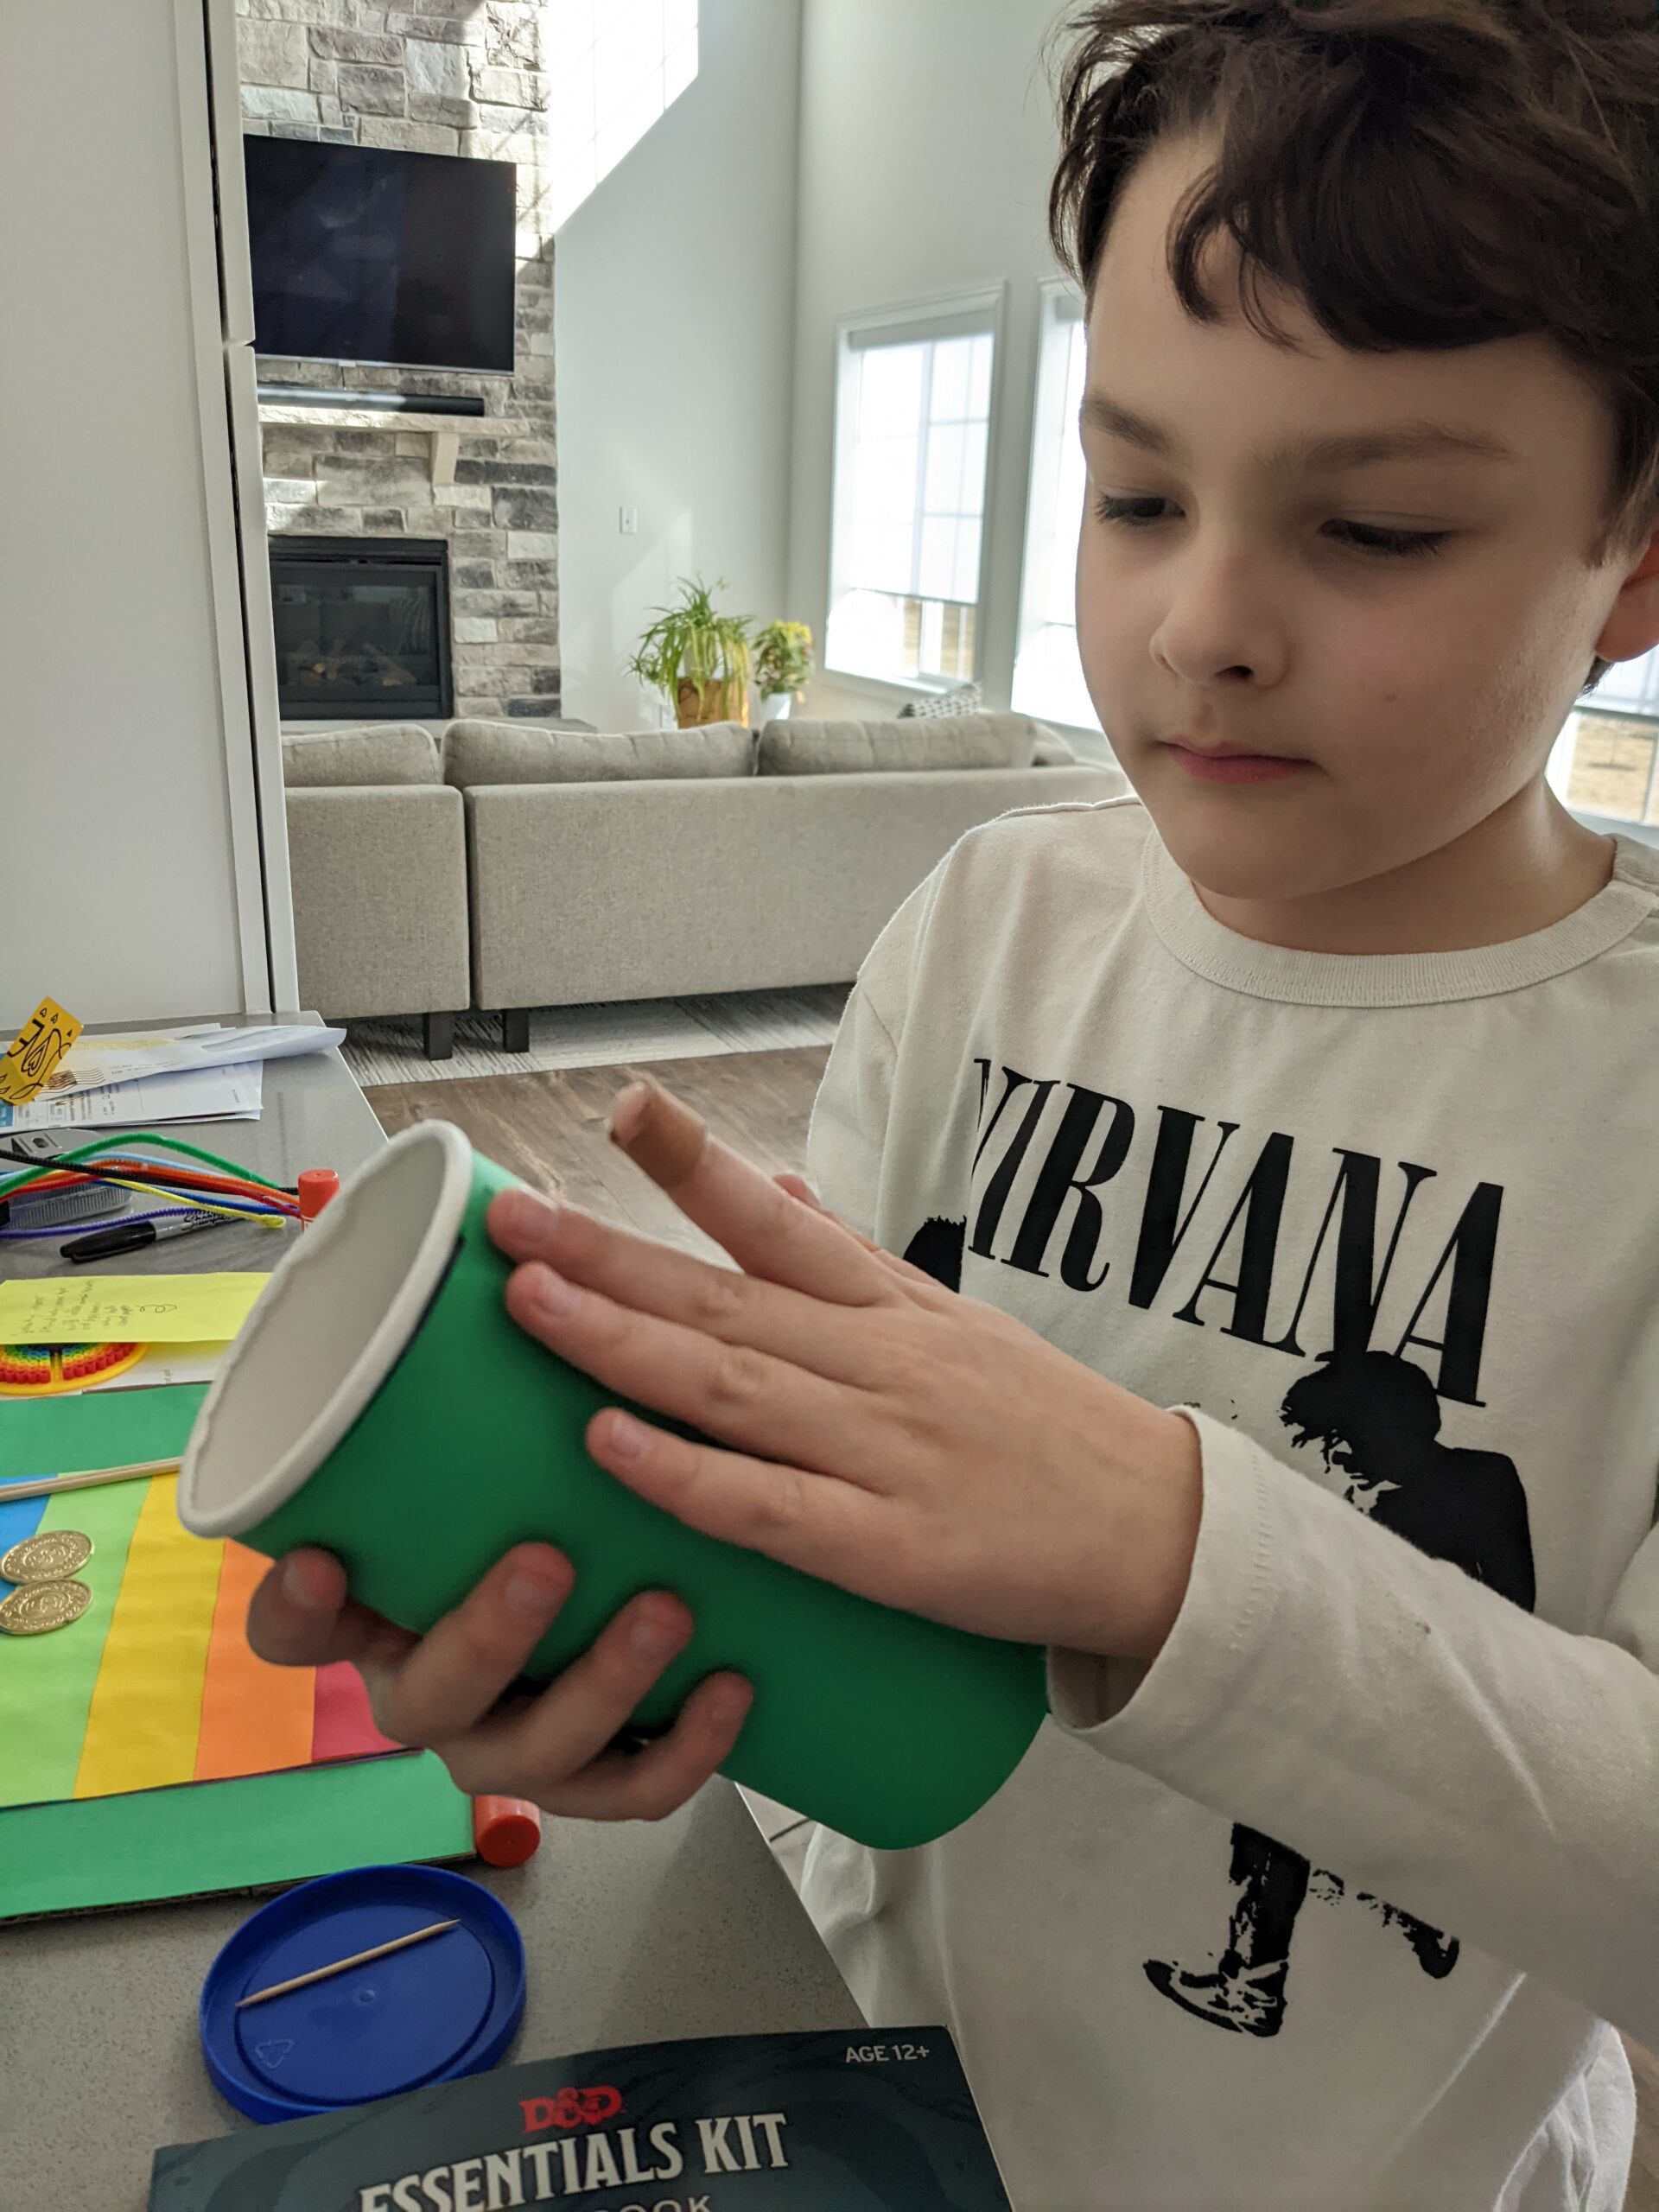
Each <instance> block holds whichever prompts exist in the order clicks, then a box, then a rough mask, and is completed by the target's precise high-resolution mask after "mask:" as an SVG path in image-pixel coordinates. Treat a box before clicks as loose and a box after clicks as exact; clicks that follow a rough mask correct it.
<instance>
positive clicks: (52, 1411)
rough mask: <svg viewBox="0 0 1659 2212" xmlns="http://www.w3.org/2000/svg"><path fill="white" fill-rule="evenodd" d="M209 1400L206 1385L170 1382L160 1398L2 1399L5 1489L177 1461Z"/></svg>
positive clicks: (110, 1394)
mask: <svg viewBox="0 0 1659 2212" xmlns="http://www.w3.org/2000/svg"><path fill="white" fill-rule="evenodd" d="M206 1396H207V1384H206V1383H168V1384H167V1385H166V1386H165V1387H164V1388H162V1389H156V1390H136V1389H135V1390H81V1391H79V1392H76V1393H73V1395H70V1396H67V1397H62V1398H5V1399H0V1482H4V1481H7V1480H21V1479H22V1478H25V1477H27V1476H32V1475H64V1474H70V1473H73V1472H75V1471H79V1469H80V1468H82V1467H117V1466H125V1465H127V1464H128V1462H129V1461H130V1460H134V1459H168V1458H173V1459H176V1458H177V1457H178V1455H179V1453H180V1452H182V1451H183V1449H184V1447H185V1445H186V1443H187V1442H188V1440H189V1435H190V1431H191V1429H192V1427H194V1423H195V1418H196V1414H197V1411H198V1409H199V1408H200V1405H201V1402H202V1400H203V1399H204V1398H205V1397H206ZM69 1495H70V1496H71V1497H76V1496H79V1495H81V1493H79V1492H77V1491H71V1492H70V1493H69Z"/></svg>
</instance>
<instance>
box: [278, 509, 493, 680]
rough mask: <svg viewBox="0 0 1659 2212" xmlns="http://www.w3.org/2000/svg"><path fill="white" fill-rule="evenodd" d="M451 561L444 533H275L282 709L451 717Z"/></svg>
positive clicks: (279, 673) (279, 676)
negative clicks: (308, 535)
mask: <svg viewBox="0 0 1659 2212" xmlns="http://www.w3.org/2000/svg"><path fill="white" fill-rule="evenodd" d="M448 561H449V548H448V544H447V543H445V542H444V540H443V539H442V538H441V537H436V538H432V537H289V536H288V535H287V533H286V532H284V533H283V535H282V536H281V537H273V538H272V539H271V541H270V594H271V602H272V612H273V613H274V616H275V619H276V627H277V692H278V696H279V697H280V699H281V702H282V711H283V717H284V719H285V720H289V721H320V720H322V719H324V718H325V717H327V718H332V717H334V716H336V715H352V716H353V717H355V718H357V719H359V720H361V721H370V720H376V721H379V720H385V721H404V720H409V719H413V720H416V721H423V720H431V719H434V718H439V719H447V718H448V715H451V714H452V713H453V712H454V687H453V683H452V681H451V677H450V670H449V571H448Z"/></svg>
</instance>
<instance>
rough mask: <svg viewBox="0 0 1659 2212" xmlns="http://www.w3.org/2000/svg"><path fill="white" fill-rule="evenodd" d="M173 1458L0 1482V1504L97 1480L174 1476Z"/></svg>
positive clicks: (84, 1487) (92, 1485)
mask: <svg viewBox="0 0 1659 2212" xmlns="http://www.w3.org/2000/svg"><path fill="white" fill-rule="evenodd" d="M178 1471H179V1462H178V1461H177V1460H176V1459H135V1460H134V1461H133V1462H132V1464H131V1465H130V1466H126V1467H89V1468H88V1469H87V1470H86V1473H85V1474H79V1475H42V1476H41V1479H40V1480H39V1481H38V1482H33V1483H5V1482H0V1505H10V1503H11V1502H12V1500H13V1499H14V1498H16V1497H56V1496H57V1494H58V1492H59V1491H63V1490H92V1489H95V1488H96V1487H97V1485H98V1484H100V1483H137V1482H142V1481H143V1479H144V1478H145V1477H146V1476H149V1475H176V1474H177V1473H178Z"/></svg>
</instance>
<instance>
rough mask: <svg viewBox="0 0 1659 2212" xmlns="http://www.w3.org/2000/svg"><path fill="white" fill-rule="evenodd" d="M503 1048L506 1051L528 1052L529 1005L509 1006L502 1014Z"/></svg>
mask: <svg viewBox="0 0 1659 2212" xmlns="http://www.w3.org/2000/svg"><path fill="white" fill-rule="evenodd" d="M501 1049H502V1051H503V1052H528V1051H529V1050H530V1008H529V1007H527V1006H521V1007H507V1008H505V1010H504V1012H503V1014H502V1016H501Z"/></svg>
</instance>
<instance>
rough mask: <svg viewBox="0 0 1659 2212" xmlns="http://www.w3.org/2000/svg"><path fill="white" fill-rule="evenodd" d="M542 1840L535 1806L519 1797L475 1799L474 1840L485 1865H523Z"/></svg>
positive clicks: (540, 1825) (531, 1856)
mask: <svg viewBox="0 0 1659 2212" xmlns="http://www.w3.org/2000/svg"><path fill="white" fill-rule="evenodd" d="M541 1840H542V1815H541V1808H540V1807H539V1806H537V1805H531V1804H527V1803H526V1802H525V1801H524V1799H523V1798H522V1797H474V1800H473V1841H474V1844H475V1845H476V1846H477V1848H478V1855H479V1857H480V1859H482V1860H483V1861H484V1863H485V1865H486V1866H523V1865H524V1861H525V1859H533V1858H534V1857H535V1856H536V1852H537V1846H538V1845H539V1844H540V1842H541Z"/></svg>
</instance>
